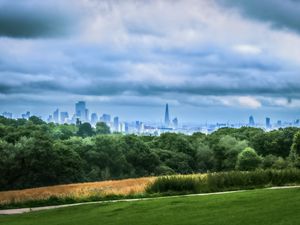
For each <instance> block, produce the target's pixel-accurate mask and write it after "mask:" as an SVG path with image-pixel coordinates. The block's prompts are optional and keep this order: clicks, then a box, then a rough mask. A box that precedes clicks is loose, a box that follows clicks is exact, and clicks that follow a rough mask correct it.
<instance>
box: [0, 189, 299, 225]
mask: <svg viewBox="0 0 300 225" xmlns="http://www.w3.org/2000/svg"><path fill="white" fill-rule="evenodd" d="M299 212H300V188H296V189H280V190H266V189H265V190H251V191H246V192H240V193H230V194H222V195H209V196H194V197H183V196H182V197H177V198H167V199H153V200H147V201H139V202H118V203H106V204H92V205H83V206H75V207H69V208H62V209H55V210H49V211H40V212H33V213H28V214H23V215H14V216H0V224H5V225H14V224H15V225H16V224H19V225H29V224H30V225H48V224H49V225H50V224H51V225H54V224H56V225H71V224H72V225H73V224H85V225H92V224H93V225H95V224H99V225H100V224H105V225H110V224H111V225H126V224H128V225H133V224H135V225H142V224H143V225H158V224H162V225H199V224H200V225H201V224H203V225H235V224H236V225H239V224H243V225H250V224H251V225H253V224H256V225H259V224H262V225H295V224H299V221H300V213H299Z"/></svg>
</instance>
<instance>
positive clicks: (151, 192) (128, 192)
mask: <svg viewBox="0 0 300 225" xmlns="http://www.w3.org/2000/svg"><path fill="white" fill-rule="evenodd" d="M299 184H300V170H299V169H285V170H256V171H230V172H218V173H207V174H190V175H171V176H161V177H146V178H136V179H124V180H111V181H102V182H91V183H79V184H69V185H57V186H49V187H42V188H32V189H25V190H19V191H7V192H0V209H8V208H26V207H38V206H50V205H62V204H71V203H79V202H92V201H102V200H114V199H126V198H128V199H130V198H149V197H157V196H167V195H183V194H191V193H194V194H195V193H213V192H222V191H233V190H246V189H255V188H265V187H274V186H286V185H299Z"/></svg>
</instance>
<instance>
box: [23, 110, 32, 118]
mask: <svg viewBox="0 0 300 225" xmlns="http://www.w3.org/2000/svg"><path fill="white" fill-rule="evenodd" d="M22 118H23V119H26V120H28V119H29V118H30V112H29V111H28V112H26V113H24V114H22Z"/></svg>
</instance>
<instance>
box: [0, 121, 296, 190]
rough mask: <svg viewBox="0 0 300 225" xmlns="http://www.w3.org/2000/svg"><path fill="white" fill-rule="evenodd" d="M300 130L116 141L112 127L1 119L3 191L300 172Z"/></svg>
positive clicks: (222, 131)
mask: <svg viewBox="0 0 300 225" xmlns="http://www.w3.org/2000/svg"><path fill="white" fill-rule="evenodd" d="M299 156H300V129H299V128H295V127H289V128H284V129H278V130H273V131H270V132H265V131H264V130H262V129H259V128H251V127H242V128H239V129H234V128H222V129H219V130H218V131H216V132H213V133H212V134H209V135H205V134H203V133H194V134H193V135H184V134H176V133H164V134H161V135H160V136H137V135H122V134H117V133H114V134H111V133H110V130H109V128H108V127H107V126H106V125H105V123H98V124H97V125H96V128H93V127H91V125H90V124H89V123H83V124H77V125H68V124H63V125H60V124H54V123H49V124H47V123H45V122H44V121H42V120H41V119H39V118H38V117H35V116H33V117H30V118H29V120H25V119H17V120H14V119H7V118H4V117H0V190H9V189H21V188H29V187H38V186H47V185H55V184H66V183H74V182H87V181H99V180H107V179H121V178H128V177H141V176H156V175H167V174H178V173H180V174H189V173H203V172H208V171H210V172H213V171H232V170H255V169H259V168H262V169H267V168H275V169H284V168H289V167H297V168H300V158H299Z"/></svg>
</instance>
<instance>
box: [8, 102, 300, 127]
mask: <svg viewBox="0 0 300 225" xmlns="http://www.w3.org/2000/svg"><path fill="white" fill-rule="evenodd" d="M73 108H74V110H73V111H72V110H71V111H64V110H60V109H59V108H58V107H57V108H56V109H55V110H54V111H53V113H50V114H49V113H48V115H47V117H42V116H41V115H39V114H38V113H37V114H36V113H32V112H30V111H25V112H24V113H21V114H20V115H16V114H14V113H12V112H9V111H4V112H2V116H4V117H7V118H14V119H17V118H25V119H28V118H29V117H30V116H33V115H34V116H38V117H40V118H41V119H43V120H44V121H46V122H55V123H61V124H63V123H73V124H75V123H76V120H77V119H79V121H81V122H89V123H91V124H93V125H95V124H96V123H97V122H98V121H103V122H106V123H112V126H113V127H115V126H116V125H113V124H115V121H119V115H120V113H121V112H119V114H118V115H117V114H115V113H112V114H110V113H107V112H102V114H101V112H96V111H93V110H91V111H90V110H89V108H88V107H87V103H86V102H85V101H77V102H75V103H74V105H73ZM121 114H122V113H121ZM171 116H174V117H171ZM272 119H273V121H272V122H271V117H269V116H267V117H264V118H263V120H257V117H254V116H253V115H250V116H249V117H248V122H245V121H244V120H243V121H239V120H236V121H229V120H228V121H217V120H216V121H212V122H209V123H210V124H214V123H215V124H227V125H228V126H230V124H240V125H248V126H258V125H259V126H261V125H262V124H264V123H265V125H266V126H265V127H266V128H271V127H272V124H276V125H277V126H281V125H282V124H283V123H285V124H291V125H299V118H293V119H292V120H284V119H283V118H278V119H276V118H275V119H274V118H272ZM122 121H123V122H125V121H126V122H135V121H141V122H142V121H143V122H147V123H150V124H153V123H156V124H161V126H162V127H166V128H168V127H173V128H175V127H176V128H177V127H178V117H177V116H176V115H175V114H174V115H170V112H169V104H168V103H166V104H165V108H164V116H163V118H161V119H160V121H158V119H156V120H140V119H139V118H134V119H131V120H128V119H126V118H123V119H122ZM117 123H119V122H117ZM181 123H182V124H187V123H189V124H190V125H193V124H194V125H199V124H202V125H203V124H204V123H205V124H207V123H208V121H207V120H206V121H205V122H203V121H196V122H195V121H193V123H192V122H186V121H181Z"/></svg>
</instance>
